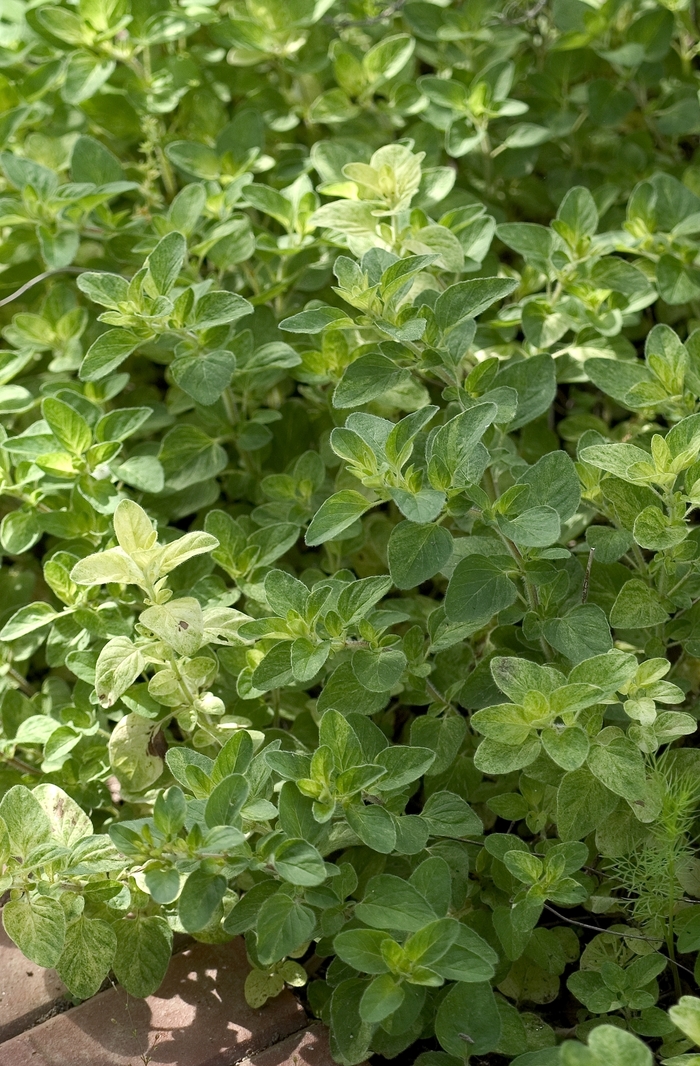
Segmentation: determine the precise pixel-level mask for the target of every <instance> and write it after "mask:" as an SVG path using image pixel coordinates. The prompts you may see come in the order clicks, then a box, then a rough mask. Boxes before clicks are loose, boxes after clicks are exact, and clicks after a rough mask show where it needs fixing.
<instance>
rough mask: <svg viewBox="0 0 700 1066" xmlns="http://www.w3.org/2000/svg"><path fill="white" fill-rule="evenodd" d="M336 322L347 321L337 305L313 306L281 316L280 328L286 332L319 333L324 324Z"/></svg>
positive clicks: (346, 317) (324, 326)
mask: <svg viewBox="0 0 700 1066" xmlns="http://www.w3.org/2000/svg"><path fill="white" fill-rule="evenodd" d="M338 322H343V323H345V322H349V320H348V316H347V314H346V313H345V312H344V311H341V310H340V308H338V307H314V308H313V309H311V310H309V311H300V312H299V314H298V315H292V316H291V318H283V319H282V321H281V322H280V324H279V326H280V329H283V330H286V331H287V333H320V332H321V331H322V330H324V329H325V328H326V326H330V325H333V324H334V323H338Z"/></svg>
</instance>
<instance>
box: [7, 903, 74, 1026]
mask: <svg viewBox="0 0 700 1066" xmlns="http://www.w3.org/2000/svg"><path fill="white" fill-rule="evenodd" d="M65 991H66V989H65V986H64V985H63V983H62V982H61V981H60V980H59V979H58V976H57V974H56V972H55V970H42V968H41V966H35V965H34V963H33V962H29V960H28V959H25V957H24V955H23V954H22V953H21V952H20V951H19V950H18V949H17V948H16V947H15V945H14V944H13V943H12V941H11V940H10V938H9V937H8V935H7V933H6V932H5V930H4V929H3V928H2V923H1V922H0V1042H2V1041H3V1040H9V1039H10V1037H13V1036H17V1034H18V1033H22V1032H24V1030H25V1029H29V1028H30V1027H31V1026H32V1025H36V1023H37V1022H38V1021H39V1020H40V1018H43V1017H45V1016H46V1015H47V1014H48V1012H49V1011H50V1010H51V1009H52V1008H54V1007H55V1006H56V1004H57V1003H60V1002H62V1001H63V997H64V993H65Z"/></svg>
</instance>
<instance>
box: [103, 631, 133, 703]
mask: <svg viewBox="0 0 700 1066" xmlns="http://www.w3.org/2000/svg"><path fill="white" fill-rule="evenodd" d="M144 665H145V661H144V658H143V655H142V654H141V650H140V649H139V648H138V647H137V646H136V645H134V644H132V642H131V641H130V640H129V638H128V637H113V638H112V640H110V641H108V642H107V643H106V644H105V646H104V648H103V649H102V651H101V652H100V654H99V655H98V657H97V665H96V667H95V691H96V693H97V698H98V700H99V702H100V705H101V706H102V707H112V706H113V705H114V704H115V703H116V702H117V700H118V699H119V697H120V696H122V695H123V694H124V693H125V692H126V690H127V689H128V688H129V687H130V686H131V685H133V683H134V681H136V679H137V678H138V677H139V675H140V674H141V672H142V671H143V668H144Z"/></svg>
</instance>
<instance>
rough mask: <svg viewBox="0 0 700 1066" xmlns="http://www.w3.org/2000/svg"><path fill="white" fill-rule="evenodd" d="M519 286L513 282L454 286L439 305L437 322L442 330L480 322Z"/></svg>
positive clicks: (480, 281)
mask: <svg viewBox="0 0 700 1066" xmlns="http://www.w3.org/2000/svg"><path fill="white" fill-rule="evenodd" d="M515 287H516V283H515V281H514V280H513V279H512V278H477V279H476V280H474V281H458V282H457V284H456V285H450V286H449V288H447V289H445V291H444V292H443V293H441V294H440V296H439V297H438V298H437V300H436V302H435V319H436V321H437V324H438V326H439V327H440V329H442V330H443V331H444V330H449V329H454V328H455V327H456V326H459V325H460V324H461V323H462V322H464V320H465V319H467V318H476V317H477V315H480V314H481V313H482V311H485V310H486V308H487V307H490V306H491V304H494V303H495V302H496V300H503V299H504V298H505V297H506V296H509V295H510V293H511V292H512V291H513V289H514V288H515Z"/></svg>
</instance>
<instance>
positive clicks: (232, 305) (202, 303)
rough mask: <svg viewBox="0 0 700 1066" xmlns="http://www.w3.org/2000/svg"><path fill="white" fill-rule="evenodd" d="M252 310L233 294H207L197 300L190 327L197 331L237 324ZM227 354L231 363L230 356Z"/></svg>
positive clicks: (245, 301) (251, 307) (246, 301)
mask: <svg viewBox="0 0 700 1066" xmlns="http://www.w3.org/2000/svg"><path fill="white" fill-rule="evenodd" d="M252 310H253V305H252V304H251V303H250V302H249V301H248V300H244V299H243V297H242V296H239V295H238V294H237V293H235V292H207V293H205V294H204V296H201V297H200V298H199V300H197V306H196V308H195V312H194V317H193V319H192V325H193V326H194V328H195V329H197V330H202V329H212V328H213V327H214V326H224V325H228V324H230V323H232V322H237V321H238V319H239V318H244V317H245V316H246V315H249V314H251V312H252ZM227 354H228V357H229V359H230V360H232V361H233V356H232V354H231V353H230V352H229V353H227Z"/></svg>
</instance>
